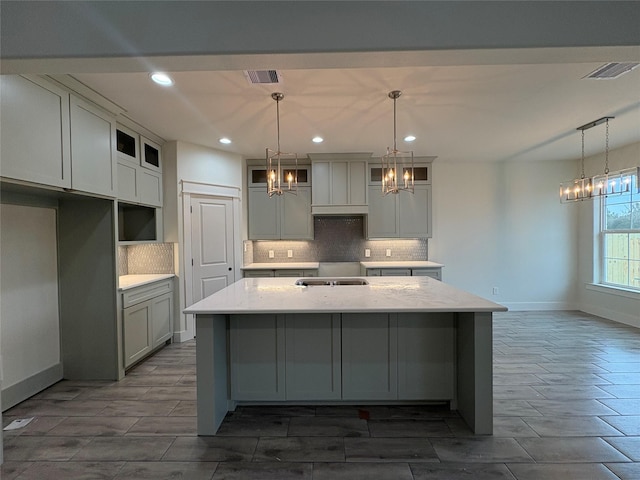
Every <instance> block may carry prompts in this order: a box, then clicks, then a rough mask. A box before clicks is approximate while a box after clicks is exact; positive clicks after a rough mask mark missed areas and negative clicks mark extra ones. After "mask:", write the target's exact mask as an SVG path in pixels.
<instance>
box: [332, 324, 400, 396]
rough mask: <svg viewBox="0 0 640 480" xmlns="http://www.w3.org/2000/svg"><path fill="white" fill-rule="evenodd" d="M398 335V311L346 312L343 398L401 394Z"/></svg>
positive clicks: (343, 343)
mask: <svg viewBox="0 0 640 480" xmlns="http://www.w3.org/2000/svg"><path fill="white" fill-rule="evenodd" d="M397 335H398V323H397V319H396V318H395V315H390V314H388V313H351V314H347V313H344V314H342V398H344V399H345V400H395V399H397V398H398V388H397V385H398V382H397V366H396V362H397V357H398V343H397Z"/></svg>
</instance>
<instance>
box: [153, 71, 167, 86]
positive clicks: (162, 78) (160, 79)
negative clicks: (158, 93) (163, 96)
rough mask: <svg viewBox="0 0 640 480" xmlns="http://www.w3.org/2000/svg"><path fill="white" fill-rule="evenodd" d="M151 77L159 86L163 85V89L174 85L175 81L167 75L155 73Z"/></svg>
mask: <svg viewBox="0 0 640 480" xmlns="http://www.w3.org/2000/svg"><path fill="white" fill-rule="evenodd" d="M149 76H150V77H151V80H153V81H154V82H156V83H157V84H158V85H162V86H163V87H170V86H171V85H173V80H172V79H171V77H170V76H169V75H167V74H166V73H162V72H154V73H152V74H151V75H149Z"/></svg>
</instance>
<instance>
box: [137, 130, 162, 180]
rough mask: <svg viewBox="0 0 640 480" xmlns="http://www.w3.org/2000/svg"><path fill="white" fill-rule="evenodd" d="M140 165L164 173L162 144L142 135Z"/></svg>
mask: <svg viewBox="0 0 640 480" xmlns="http://www.w3.org/2000/svg"><path fill="white" fill-rule="evenodd" d="M140 166H141V167H144V168H148V169H149V170H154V171H156V172H158V173H162V153H161V149H160V145H158V144H157V143H153V142H152V141H151V140H149V139H147V138H144V137H142V136H141V137H140Z"/></svg>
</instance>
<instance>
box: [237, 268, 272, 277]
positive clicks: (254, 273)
mask: <svg viewBox="0 0 640 480" xmlns="http://www.w3.org/2000/svg"><path fill="white" fill-rule="evenodd" d="M243 276H244V277H245V278H264V277H273V270H245V271H244V274H243Z"/></svg>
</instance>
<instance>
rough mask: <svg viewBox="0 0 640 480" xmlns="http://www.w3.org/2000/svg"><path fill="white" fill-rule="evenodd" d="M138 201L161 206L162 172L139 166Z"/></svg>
mask: <svg viewBox="0 0 640 480" xmlns="http://www.w3.org/2000/svg"><path fill="white" fill-rule="evenodd" d="M138 179H139V182H138V193H139V201H140V203H143V204H145V205H153V206H154V207H161V206H162V174H159V173H156V172H152V171H150V170H147V169H144V168H141V169H140V170H139V171H138Z"/></svg>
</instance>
